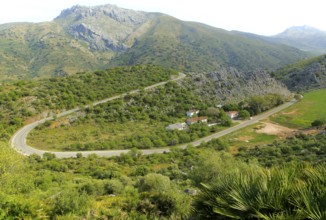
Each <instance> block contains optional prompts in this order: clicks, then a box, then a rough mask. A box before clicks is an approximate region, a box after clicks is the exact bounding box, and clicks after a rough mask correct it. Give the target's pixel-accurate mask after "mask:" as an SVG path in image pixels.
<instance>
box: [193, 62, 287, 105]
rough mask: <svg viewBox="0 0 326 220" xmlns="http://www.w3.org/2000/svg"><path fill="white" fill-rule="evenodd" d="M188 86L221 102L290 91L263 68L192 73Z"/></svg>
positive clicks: (221, 69) (204, 96)
mask: <svg viewBox="0 0 326 220" xmlns="http://www.w3.org/2000/svg"><path fill="white" fill-rule="evenodd" d="M190 76H191V80H190V81H191V82H187V83H188V86H190V87H192V88H193V89H195V90H196V93H198V94H199V95H201V97H202V98H203V99H206V100H210V101H212V102H215V103H219V104H223V103H229V102H232V101H234V102H237V101H241V100H243V99H245V98H248V97H250V96H255V95H264V94H268V93H276V94H280V95H282V96H290V95H291V93H290V91H289V90H288V89H287V88H286V87H285V86H284V85H283V84H282V83H280V82H278V81H277V80H275V79H273V78H272V77H271V76H270V74H269V72H267V71H265V70H255V71H252V72H242V71H239V70H237V69H236V68H232V67H230V68H222V67H221V68H220V69H218V70H217V71H214V72H210V73H201V74H196V73H192V74H190Z"/></svg>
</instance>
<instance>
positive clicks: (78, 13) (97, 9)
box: [54, 4, 146, 25]
mask: <svg viewBox="0 0 326 220" xmlns="http://www.w3.org/2000/svg"><path fill="white" fill-rule="evenodd" d="M103 16H105V17H109V18H111V19H113V20H115V21H117V22H119V23H122V24H129V25H139V24H142V23H143V22H145V21H146V13H145V12H141V11H134V10H129V9H124V8H119V7H118V6H116V5H110V4H107V5H101V6H92V7H87V6H80V5H75V6H73V7H71V8H68V9H64V10H63V11H62V12H61V14H60V15H59V16H58V17H56V18H55V19H54V20H59V19H67V18H75V19H76V20H82V19H85V18H87V17H95V18H101V17H103Z"/></svg>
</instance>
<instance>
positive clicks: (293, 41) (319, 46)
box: [271, 25, 326, 54]
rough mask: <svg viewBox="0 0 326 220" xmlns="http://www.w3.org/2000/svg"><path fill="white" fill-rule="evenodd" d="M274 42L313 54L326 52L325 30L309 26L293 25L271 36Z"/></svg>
mask: <svg viewBox="0 0 326 220" xmlns="http://www.w3.org/2000/svg"><path fill="white" fill-rule="evenodd" d="M271 39H272V40H273V41H274V42H279V43H283V44H286V45H289V46H293V47H296V48H299V49H301V50H303V51H308V52H312V53H315V54H324V53H326V31H321V30H318V29H316V28H314V27H310V26H307V25H305V26H294V27H291V28H288V29H286V30H285V31H284V32H282V33H280V34H278V35H276V36H273V37H272V38H271Z"/></svg>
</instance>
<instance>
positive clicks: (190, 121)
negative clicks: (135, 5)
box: [186, 117, 207, 125]
mask: <svg viewBox="0 0 326 220" xmlns="http://www.w3.org/2000/svg"><path fill="white" fill-rule="evenodd" d="M186 123H187V124H188V125H192V124H195V123H207V118H206V117H196V118H188V119H187V121H186Z"/></svg>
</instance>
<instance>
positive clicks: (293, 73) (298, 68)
mask: <svg viewBox="0 0 326 220" xmlns="http://www.w3.org/2000/svg"><path fill="white" fill-rule="evenodd" d="M273 75H274V76H275V78H276V79H278V80H281V81H282V82H283V83H284V84H286V85H287V87H288V88H289V89H290V90H292V91H304V90H310V89H316V88H325V87H326V55H322V56H319V57H315V58H311V59H307V60H303V61H300V62H297V63H294V64H291V65H288V66H286V67H284V68H281V69H279V70H277V71H275V72H274V73H273Z"/></svg>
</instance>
